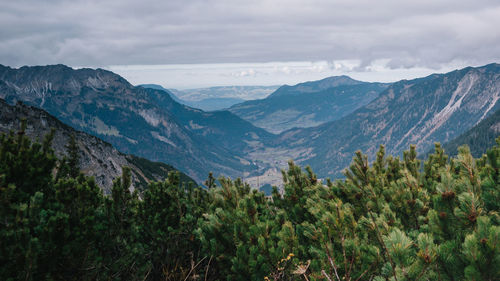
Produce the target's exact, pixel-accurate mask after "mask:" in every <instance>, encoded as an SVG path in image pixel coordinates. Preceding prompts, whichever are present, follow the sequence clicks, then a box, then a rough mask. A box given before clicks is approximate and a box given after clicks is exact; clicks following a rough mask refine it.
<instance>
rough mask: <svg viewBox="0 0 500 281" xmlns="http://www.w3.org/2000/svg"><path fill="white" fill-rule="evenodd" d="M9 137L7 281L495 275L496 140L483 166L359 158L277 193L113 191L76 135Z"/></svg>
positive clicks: (173, 181)
mask: <svg viewBox="0 0 500 281" xmlns="http://www.w3.org/2000/svg"><path fill="white" fill-rule="evenodd" d="M24 128H25V125H24V126H23V128H22V129H21V130H20V131H19V132H18V133H14V132H11V133H9V134H4V135H2V136H1V138H0V201H1V202H0V277H1V279H2V280H332V281H333V280H336V281H341V280H380V281H381V280H395V281H402V280H499V279H500V246H499V245H500V243H499V242H500V214H499V210H500V138H498V139H497V145H495V146H494V147H492V148H491V149H490V150H488V152H487V154H486V155H484V156H483V157H481V158H479V159H474V158H473V157H472V156H471V154H470V152H469V150H468V148H467V147H465V146H464V147H460V148H459V152H458V155H457V157H455V158H449V157H448V156H447V155H446V154H445V152H444V151H443V149H442V148H441V146H440V145H439V144H436V146H435V152H434V153H432V154H430V155H428V157H427V159H426V160H425V161H421V160H419V159H417V154H416V149H415V147H414V146H410V149H409V150H408V151H406V152H404V155H403V157H402V159H400V158H399V157H392V156H387V155H386V154H385V151H384V147H383V146H381V147H380V149H379V151H378V153H377V155H376V159H375V160H374V161H373V163H371V164H370V163H369V161H368V157H367V156H366V155H364V154H362V153H361V152H356V154H355V155H354V158H353V162H352V164H351V165H350V167H349V168H348V169H346V171H345V179H342V180H336V181H330V180H326V181H320V180H318V178H317V176H316V175H315V174H314V172H313V171H312V170H311V169H310V168H309V167H307V168H305V170H303V169H301V168H300V167H299V166H297V165H295V164H294V163H293V162H290V163H289V167H288V170H286V171H283V182H284V186H283V188H282V189H281V190H278V189H277V188H274V189H273V193H272V196H265V194H264V193H262V192H259V191H257V190H254V189H251V188H250V187H249V186H248V185H247V184H245V183H244V182H243V181H241V180H240V179H236V180H234V181H233V180H231V179H229V178H225V177H220V178H218V179H217V180H215V179H214V177H213V176H210V177H209V179H208V180H207V184H206V185H207V186H208V188H206V189H205V188H202V187H198V186H193V185H191V184H190V185H186V184H184V183H182V182H181V181H180V179H179V174H177V173H170V174H169V176H168V178H167V179H165V181H162V182H152V183H150V184H149V186H148V188H146V189H145V190H143V191H140V192H139V191H138V190H134V191H131V190H130V182H131V178H130V177H131V176H130V170H129V169H128V168H126V167H124V168H123V175H122V177H120V178H118V179H116V180H115V181H114V184H113V187H112V190H111V193H110V194H109V195H104V194H103V193H102V190H101V189H100V188H99V186H97V184H96V183H95V182H94V180H93V178H91V177H86V176H84V175H83V174H82V172H81V171H80V170H79V169H78V155H79V154H78V147H77V145H76V143H75V140H74V139H72V140H71V141H70V142H69V144H68V146H67V149H68V153H67V156H66V157H63V158H62V159H57V157H56V156H55V154H54V151H53V150H52V148H51V141H52V138H53V134H49V135H47V136H46V137H45V139H44V140H43V141H42V142H41V143H36V142H31V141H30V140H29V138H27V137H26V136H25V135H24Z"/></svg>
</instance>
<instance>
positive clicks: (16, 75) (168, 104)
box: [0, 65, 266, 182]
mask: <svg viewBox="0 0 500 281" xmlns="http://www.w3.org/2000/svg"><path fill="white" fill-rule="evenodd" d="M0 81H1V82H0V98H2V99H5V100H6V101H7V102H9V103H10V104H13V103H15V102H16V101H23V102H25V103H26V104H28V105H32V106H36V107H39V108H42V109H44V110H46V111H47V112H48V113H50V114H52V115H54V116H55V117H56V118H58V119H60V120H61V121H62V122H64V123H65V124H68V125H70V126H71V127H73V128H75V129H77V130H81V131H84V132H87V133H90V134H92V135H95V136H97V137H99V138H101V139H103V140H104V141H107V142H109V143H111V144H113V145H114V146H115V147H116V148H117V149H118V150H120V151H121V152H123V153H128V154H135V155H138V156H141V157H144V158H147V159H149V160H152V161H162V162H165V163H168V164H171V165H173V166H175V167H177V168H179V169H180V170H181V171H183V172H185V173H187V174H188V175H190V176H192V177H193V178H194V179H195V180H196V181H198V182H201V181H203V180H204V179H205V178H206V177H207V175H208V173H209V172H210V171H213V172H214V173H216V174H217V175H219V174H224V175H227V176H231V177H238V176H245V175H246V174H249V173H250V172H252V171H253V170H255V165H254V164H252V163H250V162H248V161H246V160H244V159H241V158H240V157H239V156H238V154H240V153H241V152H239V151H238V153H237V154H234V153H232V151H230V150H229V149H228V148H226V147H224V146H222V145H220V144H219V143H216V144H214V143H212V142H211V141H210V140H214V141H215V140H220V139H222V140H225V139H231V138H230V136H234V135H240V132H239V131H240V127H239V126H246V129H247V130H248V132H247V134H246V135H245V138H246V139H242V140H234V139H232V140H234V142H231V146H230V147H238V148H241V147H244V146H245V144H246V143H245V140H251V141H255V140H256V142H257V143H258V142H259V141H258V139H259V136H260V132H263V133H266V132H265V131H264V130H262V129H259V128H256V127H254V126H253V125H251V124H250V123H248V122H246V121H243V120H241V119H240V118H238V117H236V116H235V115H232V114H230V113H229V116H227V115H223V116H221V115H220V114H224V113H218V114H215V113H214V114H212V113H205V112H203V111H201V110H198V109H193V108H190V107H187V106H183V105H180V104H178V103H177V102H175V101H174V100H173V99H172V98H171V97H170V96H169V95H168V94H166V93H165V92H164V91H160V90H154V89H145V88H143V87H134V86H132V85H131V84H130V83H128V82H127V81H126V80H125V79H123V78H122V77H120V76H119V75H116V74H114V73H112V72H109V71H106V70H102V69H96V70H94V69H76V70H75V69H72V68H70V67H67V66H64V65H51V66H36V67H21V68H18V69H13V68H10V67H5V66H0ZM170 110H172V111H175V112H176V113H177V116H175V115H174V114H173V113H172V112H170ZM179 114H185V115H186V116H187V115H189V116H190V117H193V118H191V119H190V118H181V117H179ZM231 118H233V119H235V120H236V121H235V122H236V124H238V127H231V126H228V125H227V124H226V122H227V121H228V120H231ZM220 121H224V122H223V123H220ZM240 121H241V122H240ZM238 122H240V123H238ZM206 124H211V125H213V127H209V128H207V127H206ZM225 136H227V138H226V137H225Z"/></svg>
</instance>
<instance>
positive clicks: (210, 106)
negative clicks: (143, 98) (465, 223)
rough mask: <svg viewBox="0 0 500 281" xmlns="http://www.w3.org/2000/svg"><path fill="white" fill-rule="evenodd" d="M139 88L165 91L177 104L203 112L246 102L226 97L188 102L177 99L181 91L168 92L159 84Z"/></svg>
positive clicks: (143, 85)
mask: <svg viewBox="0 0 500 281" xmlns="http://www.w3.org/2000/svg"><path fill="white" fill-rule="evenodd" d="M138 86H141V87H143V88H150V89H156V90H163V91H165V92H167V93H168V94H169V95H170V97H171V98H172V99H174V100H175V101H176V102H178V103H180V104H184V105H187V106H190V107H193V108H198V109H201V110H203V111H215V110H223V109H226V108H229V107H230V106H232V105H234V104H237V103H240V102H244V101H245V100H244V99H240V98H231V97H226V98H224V97H223V98H220V97H216V98H205V99H202V100H193V101H187V100H183V99H180V98H178V97H177V95H176V94H175V93H181V91H179V90H172V89H171V90H168V89H165V88H163V87H162V86H160V85H157V84H142V85H138Z"/></svg>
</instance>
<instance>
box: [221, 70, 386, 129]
mask: <svg viewBox="0 0 500 281" xmlns="http://www.w3.org/2000/svg"><path fill="white" fill-rule="evenodd" d="M387 87H388V84H383V83H366V82H361V81H357V80H354V79H351V78H349V77H348V76H336V77H329V78H325V79H323V80H319V81H312V82H305V83H300V84H297V85H295V86H287V85H285V86H282V87H280V88H279V89H277V90H276V91H275V92H274V93H272V94H271V95H270V96H268V97H267V98H265V99H261V100H253V101H246V102H243V103H240V104H236V105H233V106H232V107H231V108H230V109H229V111H231V112H232V113H234V114H236V115H238V116H239V117H241V118H243V119H245V120H247V121H249V122H252V124H254V125H256V126H258V127H261V128H264V129H266V130H268V131H269V132H273V133H281V132H283V131H286V130H289V129H291V128H297V127H300V128H306V127H314V126H318V125H320V124H323V123H326V122H329V121H333V120H337V119H340V118H342V117H344V116H346V115H348V114H349V113H351V112H353V111H354V110H356V109H357V108H360V107H362V106H364V105H366V104H368V103H369V102H370V101H372V100H373V99H375V98H376V97H377V96H378V94H379V93H380V92H381V91H383V90H385V89H386V88H387Z"/></svg>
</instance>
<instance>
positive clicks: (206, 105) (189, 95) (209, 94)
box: [139, 84, 278, 111]
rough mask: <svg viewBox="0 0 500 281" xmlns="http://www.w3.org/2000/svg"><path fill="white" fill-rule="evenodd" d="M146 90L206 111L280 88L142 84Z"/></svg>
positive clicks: (221, 107) (260, 95) (256, 97)
mask: <svg viewBox="0 0 500 281" xmlns="http://www.w3.org/2000/svg"><path fill="white" fill-rule="evenodd" d="M139 86H141V87H144V88H151V89H156V90H163V91H166V92H168V93H169V94H170V96H171V97H172V98H173V99H174V100H175V101H176V102H178V103H181V104H184V105H187V106H190V107H194V108H199V109H201V110H204V111H215V110H223V109H227V108H229V107H231V106H232V105H234V104H238V103H241V102H244V101H247V100H254V99H261V98H265V97H267V96H268V95H269V94H271V93H272V92H274V91H275V90H276V89H277V88H278V86H219V87H210V88H199V89H186V90H177V89H165V88H163V87H162V86H161V85H157V84H142V85H139Z"/></svg>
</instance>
